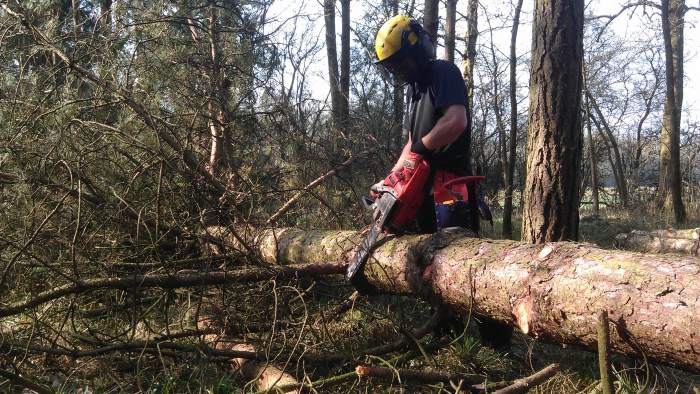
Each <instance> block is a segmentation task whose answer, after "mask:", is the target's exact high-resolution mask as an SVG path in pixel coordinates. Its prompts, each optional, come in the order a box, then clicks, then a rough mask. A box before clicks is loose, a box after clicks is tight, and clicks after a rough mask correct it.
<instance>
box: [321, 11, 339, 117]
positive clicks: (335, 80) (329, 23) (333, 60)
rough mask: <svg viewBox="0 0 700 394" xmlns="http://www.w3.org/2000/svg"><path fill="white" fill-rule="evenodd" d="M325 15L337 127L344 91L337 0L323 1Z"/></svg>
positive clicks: (332, 101)
mask: <svg viewBox="0 0 700 394" xmlns="http://www.w3.org/2000/svg"><path fill="white" fill-rule="evenodd" d="M323 17H324V19H325V22H326V58H327V59H328V82H329V84H330V92H331V111H332V113H333V124H334V126H335V127H339V126H340V125H341V123H342V122H341V112H340V108H341V107H342V104H341V102H342V93H341V91H340V75H339V73H338V45H337V40H336V34H335V0H324V1H323Z"/></svg>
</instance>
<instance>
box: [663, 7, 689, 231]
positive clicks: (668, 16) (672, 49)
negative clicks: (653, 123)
mask: <svg viewBox="0 0 700 394" xmlns="http://www.w3.org/2000/svg"><path fill="white" fill-rule="evenodd" d="M684 14H685V1H684V0H662V1H661V28H662V30H663V36H664V48H665V52H666V100H665V102H664V115H663V124H662V127H661V148H660V162H659V165H660V169H659V177H660V178H659V197H658V198H659V205H661V206H663V205H664V204H665V202H666V198H667V196H668V194H669V193H670V194H671V200H672V202H673V213H674V216H675V219H676V223H677V224H678V225H680V224H683V223H685V221H686V212H685V206H684V205H683V198H682V194H683V184H682V179H681V163H680V155H681V152H680V149H681V148H680V134H681V131H680V130H681V109H682V108H683V22H684Z"/></svg>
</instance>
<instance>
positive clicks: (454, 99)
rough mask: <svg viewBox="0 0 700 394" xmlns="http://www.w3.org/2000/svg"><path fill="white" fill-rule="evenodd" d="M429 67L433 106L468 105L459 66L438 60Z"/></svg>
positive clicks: (437, 107)
mask: <svg viewBox="0 0 700 394" xmlns="http://www.w3.org/2000/svg"><path fill="white" fill-rule="evenodd" d="M434 66H436V67H433V68H432V69H431V74H432V75H431V78H432V84H433V88H434V94H435V108H436V109H442V108H445V107H448V106H450V105H452V104H462V105H464V106H465V107H467V106H468V103H469V100H468V97H467V86H466V84H465V83H464V79H462V73H461V72H460V71H459V68H458V67H457V66H456V65H455V64H454V63H451V62H447V61H438V62H436V64H435V65H434Z"/></svg>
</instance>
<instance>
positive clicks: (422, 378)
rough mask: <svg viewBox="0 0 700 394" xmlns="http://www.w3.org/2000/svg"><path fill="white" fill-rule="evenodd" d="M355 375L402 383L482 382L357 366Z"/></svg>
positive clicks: (472, 378) (458, 376) (473, 378)
mask: <svg viewBox="0 0 700 394" xmlns="http://www.w3.org/2000/svg"><path fill="white" fill-rule="evenodd" d="M355 373H357V376H358V377H360V378H379V379H386V380H395V379H397V378H398V380H400V381H402V382H403V381H406V380H415V381H418V382H424V383H434V382H443V383H449V382H459V381H464V382H465V383H467V384H475V383H478V382H481V381H482V380H483V377H481V376H479V375H472V374H470V375H466V374H461V373H452V374H448V373H442V372H428V371H418V370H415V369H393V368H388V367H379V366H370V365H358V366H357V367H356V368H355Z"/></svg>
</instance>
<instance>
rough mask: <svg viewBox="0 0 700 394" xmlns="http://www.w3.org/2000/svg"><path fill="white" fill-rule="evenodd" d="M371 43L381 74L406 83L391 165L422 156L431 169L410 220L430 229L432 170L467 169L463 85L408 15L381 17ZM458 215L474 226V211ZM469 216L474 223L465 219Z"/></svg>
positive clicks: (396, 168)
mask: <svg viewBox="0 0 700 394" xmlns="http://www.w3.org/2000/svg"><path fill="white" fill-rule="evenodd" d="M375 48H376V52H377V58H378V60H377V61H376V62H375V65H376V66H377V68H378V69H379V70H380V71H381V73H382V75H383V76H384V77H385V78H386V79H387V80H388V81H389V82H391V83H392V84H393V85H394V86H400V85H402V84H407V85H408V91H407V97H408V108H407V113H406V117H405V120H404V125H403V128H404V131H405V132H407V133H408V143H407V144H406V146H404V148H403V151H402V152H401V156H400V157H399V160H398V161H397V162H396V164H395V165H394V167H393V168H392V171H403V170H404V169H405V167H406V166H407V165H408V167H411V166H412V165H414V164H415V163H416V162H417V161H419V160H420V159H422V158H424V159H425V160H426V161H427V162H428V164H429V165H430V169H431V173H430V176H429V178H428V181H427V182H426V185H425V188H424V193H425V194H426V198H424V200H423V207H422V208H421V209H420V211H419V213H418V215H417V218H416V224H417V230H418V232H421V233H434V232H435V231H437V228H438V223H437V222H436V219H435V211H436V206H435V205H434V203H438V204H440V203H442V202H443V201H434V200H433V197H432V196H431V195H430V194H431V189H432V187H433V182H434V176H435V174H436V172H437V171H444V172H447V173H450V174H453V175H454V176H456V177H462V176H467V175H472V171H471V166H470V157H469V145H470V142H471V120H470V116H469V109H468V103H469V101H468V92H467V87H466V85H465V83H464V80H463V79H462V74H461V72H460V71H459V68H457V66H456V65H454V63H451V62H447V61H445V60H435V59H434V57H435V47H434V45H433V42H432V40H431V38H430V36H429V35H428V33H427V32H426V31H425V30H424V29H423V27H422V26H421V25H420V24H419V23H418V22H416V21H415V20H414V19H412V18H409V17H406V16H403V15H397V16H395V17H393V18H391V19H390V20H389V21H387V22H386V23H385V24H384V25H383V26H382V28H381V29H380V30H379V32H378V33H377V38H376V41H375ZM472 210H474V209H472ZM473 213H474V212H473ZM464 221H466V223H464V224H465V225H464V226H463V227H471V228H472V229H474V230H475V231H476V230H478V217H476V216H475V215H472V216H471V217H468V218H466V217H465V218H464ZM474 221H476V222H477V223H471V222H474ZM467 224H470V225H467ZM443 227H446V226H443Z"/></svg>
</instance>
